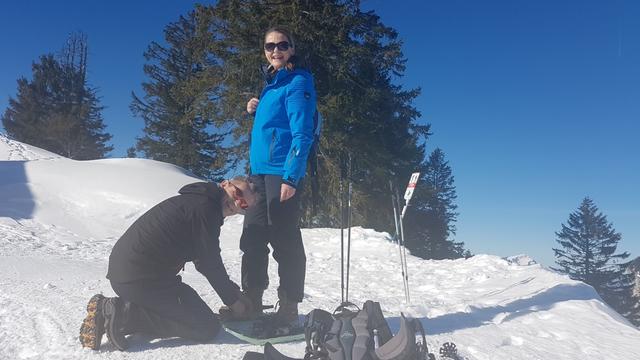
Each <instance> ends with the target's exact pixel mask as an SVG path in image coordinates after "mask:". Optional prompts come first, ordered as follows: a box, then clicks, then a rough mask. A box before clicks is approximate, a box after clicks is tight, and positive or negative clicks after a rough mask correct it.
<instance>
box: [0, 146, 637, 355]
mask: <svg viewBox="0 0 640 360" xmlns="http://www.w3.org/2000/svg"><path fill="white" fill-rule="evenodd" d="M194 181H198V179H196V178H193V177H192V176H190V175H189V174H187V173H186V172H184V171H183V170H182V169H180V168H177V167H175V166H172V165H168V164H164V163H159V162H155V161H151V160H142V159H106V160H96V161H74V160H69V159H66V158H63V157H60V156H57V155H54V154H51V153H48V152H46V151H43V150H41V149H37V148H34V147H31V146H29V145H26V144H21V143H18V142H15V141H11V140H9V139H7V138H6V137H4V136H3V135H0V358H1V359H90V358H100V359H122V358H127V359H240V358H242V355H243V354H244V352H246V351H248V350H253V351H259V350H260V349H259V348H258V347H254V346H249V345H246V344H242V343H239V342H238V341H237V340H236V339H235V338H233V337H231V336H228V335H226V334H221V335H220V336H219V337H218V339H217V340H216V341H215V342H214V343H211V344H193V343H190V342H188V341H183V340H179V339H164V340H154V339H149V338H148V337H145V336H143V335H135V336H134V338H133V339H131V341H130V342H131V343H132V347H131V349H130V351H129V352H128V353H126V354H123V353H120V352H118V351H116V350H115V348H113V347H112V346H111V345H110V344H106V345H104V346H103V347H102V348H101V350H100V351H98V352H93V351H90V350H84V349H82V348H81V347H80V345H79V343H78V341H77V334H78V329H79V326H80V322H81V320H82V318H83V317H84V314H85V313H84V306H85V304H86V301H87V300H88V299H89V297H91V295H93V294H94V293H96V292H102V293H104V294H105V295H107V296H112V295H113V291H112V290H111V289H110V286H109V283H108V281H107V280H106V279H105V277H104V276H105V273H106V268H107V259H108V256H109V252H110V249H111V247H112V246H113V244H114V243H115V241H116V240H117V239H118V237H119V235H120V234H121V233H122V232H123V231H124V230H125V229H126V228H127V226H128V225H130V224H131V223H132V222H133V221H134V220H135V219H136V218H137V217H138V216H140V215H141V214H142V213H144V211H145V210H146V209H148V208H149V207H150V206H152V205H154V204H155V203H157V202H159V201H160V200H162V199H164V198H166V197H169V196H172V195H174V194H176V191H177V190H178V189H179V188H180V187H181V186H182V185H184V184H187V183H189V182H194ZM241 229H242V217H241V216H235V217H230V218H227V219H226V220H225V225H224V226H223V229H222V234H221V247H222V254H223V258H224V261H225V264H226V266H227V270H228V271H229V273H230V275H231V276H232V278H233V279H234V280H236V281H237V280H238V278H239V274H240V251H239V250H238V240H239V237H240V233H241ZM303 238H304V243H305V247H306V252H307V285H306V289H305V299H304V302H303V303H302V304H301V311H302V312H308V311H310V310H311V309H313V308H322V309H326V310H333V308H335V307H336V306H337V305H338V303H339V302H340V294H341V291H340V230H339V229H304V230H303ZM352 242H353V243H352V249H351V252H352V259H351V282H350V292H349V293H350V300H351V301H353V302H355V303H362V302H364V300H366V299H372V300H375V301H379V302H380V303H381V304H382V307H383V309H384V311H385V315H386V316H387V317H388V319H389V322H390V324H391V327H392V329H393V330H396V329H397V326H398V322H399V314H400V312H404V313H405V314H407V315H410V316H413V317H415V318H419V319H420V320H421V321H422V324H423V325H424V328H425V329H426V331H427V335H428V338H427V340H428V342H429V345H430V346H431V347H432V348H437V347H438V346H439V345H440V344H442V343H444V342H447V341H454V342H455V343H456V344H457V345H458V348H459V349H460V350H462V352H463V353H464V355H465V357H466V358H468V359H483V360H500V359H505V360H506V359H544V360H547V359H576V360H578V359H579V360H583V359H613V360H616V359H620V360H622V359H624V360H628V359H637V358H640V348H639V347H638V344H639V343H640V331H639V330H638V329H636V328H634V327H632V326H631V325H630V324H629V323H628V322H627V321H626V320H625V319H624V318H622V317H621V316H619V315H618V314H617V313H615V312H614V311H613V310H612V309H610V308H609V307H608V306H607V305H606V304H604V303H603V302H602V300H601V299H600V298H599V296H598V295H597V294H596V293H595V291H594V290H593V289H592V288H591V287H589V286H587V285H585V284H583V283H580V282H576V281H573V280H571V279H569V278H568V277H566V276H562V275H559V274H556V273H554V272H552V271H549V270H547V269H545V268H544V267H542V266H540V265H538V264H536V263H535V261H533V260H532V259H530V258H528V257H527V256H525V255H519V256H514V257H511V258H508V259H503V258H499V257H496V256H492V255H477V256H474V257H472V258H470V259H467V260H454V261H424V260H421V259H419V258H416V257H412V256H409V258H408V268H409V282H410V286H411V299H412V302H411V304H406V303H405V302H404V293H403V286H402V279H401V276H400V273H399V260H398V256H397V247H396V246H395V245H394V244H392V243H391V242H390V241H389V235H388V234H386V233H379V232H375V231H373V230H369V229H364V228H359V227H356V228H354V229H353V233H352ZM269 271H270V274H271V279H272V287H271V288H270V289H269V290H268V291H267V293H266V294H265V302H271V303H272V302H275V300H276V294H275V288H276V287H277V284H276V283H277V276H276V264H275V262H273V261H272V262H271V266H270V269H269ZM183 279H184V281H185V282H187V283H189V284H190V285H192V286H193V287H194V288H196V290H197V291H198V292H199V293H200V294H201V296H202V297H203V298H204V299H205V301H206V302H207V303H208V304H209V305H210V306H211V307H212V308H213V309H214V310H216V309H217V308H218V307H219V306H220V305H222V303H221V301H220V300H219V299H218V297H217V296H216V294H215V292H214V291H213V290H212V289H211V288H210V286H209V285H208V283H207V281H206V279H205V278H204V277H202V276H200V275H199V274H198V273H197V272H196V271H195V269H194V268H193V267H192V266H187V267H186V269H185V271H184V273H183ZM105 342H106V338H105ZM277 347H278V349H279V350H281V351H282V352H283V353H285V354H287V355H289V356H294V357H299V358H301V357H302V355H303V354H304V344H303V343H293V344H286V345H280V346H277Z"/></svg>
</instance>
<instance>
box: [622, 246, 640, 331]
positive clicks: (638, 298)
mask: <svg viewBox="0 0 640 360" xmlns="http://www.w3.org/2000/svg"><path fill="white" fill-rule="evenodd" d="M626 269H627V272H628V275H629V278H628V280H629V281H630V282H632V284H631V286H630V287H629V290H628V292H626V293H625V294H623V298H622V303H621V312H620V313H621V314H623V315H624V316H625V317H626V318H627V319H629V321H631V323H633V324H634V325H636V326H640V257H638V258H636V259H635V260H633V261H631V262H629V264H628V265H627V266H626Z"/></svg>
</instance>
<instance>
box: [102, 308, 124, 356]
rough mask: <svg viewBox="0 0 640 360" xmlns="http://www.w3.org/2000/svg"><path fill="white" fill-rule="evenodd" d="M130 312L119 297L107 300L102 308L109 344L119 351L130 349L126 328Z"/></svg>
mask: <svg viewBox="0 0 640 360" xmlns="http://www.w3.org/2000/svg"><path fill="white" fill-rule="evenodd" d="M127 313H128V311H126V310H125V304H124V301H122V299H120V298H119V297H112V298H106V299H105V301H104V304H103V306H102V314H103V316H104V327H105V331H106V333H107V338H108V339H109V342H111V344H113V346H115V347H116V348H117V349H118V350H120V351H124V350H126V349H127V348H128V347H129V343H128V342H127V339H126V337H125V326H126V323H127V317H128V314H127Z"/></svg>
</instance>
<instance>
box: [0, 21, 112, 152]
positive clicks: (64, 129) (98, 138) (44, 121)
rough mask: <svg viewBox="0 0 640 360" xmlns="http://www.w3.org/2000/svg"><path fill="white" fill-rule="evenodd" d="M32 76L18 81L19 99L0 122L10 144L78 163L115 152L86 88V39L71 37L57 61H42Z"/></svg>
mask: <svg viewBox="0 0 640 360" xmlns="http://www.w3.org/2000/svg"><path fill="white" fill-rule="evenodd" d="M32 71H33V78H32V80H31V81H29V80H27V79H26V78H24V77H22V78H20V79H18V93H17V96H16V98H15V99H13V98H10V99H9V107H8V108H7V109H6V111H5V113H4V114H3V116H2V123H3V125H4V128H5V129H6V130H7V133H8V134H9V135H10V136H11V137H12V138H14V139H15V140H18V141H21V142H24V143H28V144H30V145H34V146H37V147H40V148H43V149H46V150H48V151H51V152H54V153H57V154H60V155H63V156H65V157H68V158H71V159H76V160H89V159H99V158H103V157H105V156H106V155H107V154H108V153H109V152H110V151H111V150H113V147H112V146H110V145H108V144H107V142H108V141H109V140H110V139H111V135H110V134H108V133H107V132H106V131H105V125H104V123H103V119H102V114H101V112H102V110H103V109H104V107H103V106H101V105H100V101H99V98H98V96H97V90H96V89H95V88H92V87H90V86H89V85H88V83H87V39H86V36H85V35H83V34H82V33H76V34H72V35H70V36H69V39H68V41H67V44H66V46H65V47H64V48H63V50H62V52H61V53H60V54H59V55H58V56H54V55H52V54H48V55H43V56H41V57H40V61H39V62H34V63H33V65H32Z"/></svg>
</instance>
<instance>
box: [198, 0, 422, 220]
mask: <svg viewBox="0 0 640 360" xmlns="http://www.w3.org/2000/svg"><path fill="white" fill-rule="evenodd" d="M195 18H196V20H197V23H198V28H200V29H203V31H202V32H201V33H200V38H201V42H202V43H204V42H207V41H208V43H209V45H208V49H209V54H210V55H211V56H212V58H215V59H216V60H217V61H218V62H217V63H216V64H217V65H219V66H220V70H221V72H222V76H220V77H219V78H218V80H219V83H215V84H216V85H217V86H218V88H219V90H220V92H219V97H217V98H216V99H212V101H213V102H214V103H215V107H216V108H217V109H219V110H220V114H221V117H222V118H224V119H230V120H232V121H233V126H232V127H231V131H232V134H233V140H232V141H230V143H233V144H237V146H235V147H234V148H233V149H232V150H233V152H234V154H235V156H236V157H237V158H239V159H246V158H247V150H248V148H247V142H246V141H245V140H246V139H247V134H248V133H249V131H250V129H251V126H252V121H253V119H252V118H251V117H249V116H247V115H246V113H245V108H246V103H247V101H248V100H249V98H251V97H257V96H259V94H260V91H261V89H262V88H263V87H264V79H263V77H262V74H261V72H260V66H261V65H262V64H265V63H266V60H265V59H264V54H263V51H262V42H263V37H264V31H265V30H266V29H267V28H269V27H271V26H273V25H276V24H278V25H284V26H285V27H288V28H289V29H290V30H291V31H292V32H293V34H294V35H295V37H296V46H295V49H296V55H297V58H298V61H299V64H301V65H303V66H306V67H308V68H309V69H310V70H311V72H312V73H313V75H314V78H315V85H316V90H317V94H318V108H319V110H320V112H321V113H322V115H323V117H324V119H325V122H324V127H323V133H322V138H321V146H320V148H321V153H322V154H321V156H320V162H319V174H320V175H319V178H318V179H319V193H320V194H322V196H321V197H320V199H319V200H320V203H319V204H318V206H317V209H318V211H319V212H318V213H317V214H312V213H311V211H310V210H311V209H312V208H313V207H312V206H310V202H311V191H310V190H309V189H308V188H307V190H306V191H304V193H303V194H304V198H303V209H307V212H306V213H304V215H303V220H304V222H305V225H307V226H308V225H311V224H313V225H324V226H329V225H331V226H336V225H339V223H340V220H339V219H340V216H339V202H338V200H337V199H338V191H339V186H338V184H339V178H340V175H339V174H340V158H341V157H344V156H346V154H347V153H350V154H351V157H352V159H353V168H354V172H353V179H352V180H353V181H354V196H353V201H352V205H353V208H354V216H353V219H354V224H359V225H364V226H368V227H374V228H379V229H385V230H389V229H391V227H392V226H393V222H392V215H391V209H390V207H389V190H388V179H389V176H390V174H392V173H393V174H397V175H398V178H400V179H408V177H409V175H410V174H411V172H412V171H414V170H415V169H417V168H419V167H420V164H421V163H422V161H423V160H424V143H425V140H426V139H427V137H428V135H429V125H425V124H421V123H419V122H418V121H417V120H418V118H419V116H420V113H419V112H418V111H417V110H416V109H415V108H414V106H413V105H412V102H413V100H414V99H415V97H416V96H418V94H419V92H420V90H419V89H409V90H405V89H403V88H402V87H401V86H399V85H396V84H395V81H396V80H397V79H399V78H400V77H402V75H403V72H404V69H405V59H404V58H403V55H402V51H401V45H402V43H401V41H400V40H399V39H398V34H397V32H396V31H395V30H394V29H392V28H390V27H388V26H385V25H384V24H383V23H382V22H381V21H380V18H379V17H378V16H377V15H376V14H375V13H374V12H363V11H361V10H360V7H359V1H338V0H330V1H307V0H293V1H286V2H269V1H264V0H221V1H218V2H217V3H216V4H215V5H211V6H200V7H197V8H196V16H195ZM205 29H206V31H204V30H205ZM216 68H217V67H216ZM305 183H306V186H307V187H309V184H310V183H311V181H306V182H305Z"/></svg>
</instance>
